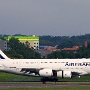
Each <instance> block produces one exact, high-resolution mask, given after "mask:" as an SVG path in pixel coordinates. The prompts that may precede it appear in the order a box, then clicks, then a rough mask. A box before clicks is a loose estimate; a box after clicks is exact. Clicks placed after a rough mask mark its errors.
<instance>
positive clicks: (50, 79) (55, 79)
mask: <svg viewBox="0 0 90 90" xmlns="http://www.w3.org/2000/svg"><path fill="white" fill-rule="evenodd" d="M41 81H42V83H43V84H46V82H47V81H50V82H55V84H56V82H57V81H58V78H55V77H42V78H41Z"/></svg>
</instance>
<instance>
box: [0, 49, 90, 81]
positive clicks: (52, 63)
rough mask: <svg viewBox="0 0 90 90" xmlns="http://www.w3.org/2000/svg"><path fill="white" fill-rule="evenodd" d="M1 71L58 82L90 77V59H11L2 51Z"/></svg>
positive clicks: (0, 54) (0, 52)
mask: <svg viewBox="0 0 90 90" xmlns="http://www.w3.org/2000/svg"><path fill="white" fill-rule="evenodd" d="M0 71H1V72H7V73H12V74H17V75H25V76H36V77H42V78H41V80H42V81H43V82H46V81H48V80H49V81H58V78H73V77H78V78H80V76H82V75H90V59H86V58H84V59H10V58H8V57H7V56H6V55H5V54H4V53H3V52H2V51H1V50H0Z"/></svg>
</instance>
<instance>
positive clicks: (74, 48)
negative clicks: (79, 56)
mask: <svg viewBox="0 0 90 90" xmlns="http://www.w3.org/2000/svg"><path fill="white" fill-rule="evenodd" d="M78 49H79V46H73V47H72V48H63V49H62V50H65V51H77V50H78Z"/></svg>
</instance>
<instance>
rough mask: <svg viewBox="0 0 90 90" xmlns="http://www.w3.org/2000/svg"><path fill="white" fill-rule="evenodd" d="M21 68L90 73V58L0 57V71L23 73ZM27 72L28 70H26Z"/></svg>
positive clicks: (81, 73)
mask: <svg viewBox="0 0 90 90" xmlns="http://www.w3.org/2000/svg"><path fill="white" fill-rule="evenodd" d="M21 69H26V70H27V69H28V70H33V69H36V70H41V69H52V70H55V71H71V72H77V73H79V74H80V75H86V74H88V75H89V74H90V59H1V60H0V71H3V72H9V73H16V74H23V73H25V72H21ZM27 73H28V72H27Z"/></svg>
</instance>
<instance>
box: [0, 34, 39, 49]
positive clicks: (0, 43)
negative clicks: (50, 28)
mask: <svg viewBox="0 0 90 90" xmlns="http://www.w3.org/2000/svg"><path fill="white" fill-rule="evenodd" d="M12 37H14V38H17V39H18V40H19V41H20V42H21V43H24V44H25V43H26V42H28V44H29V46H30V48H34V49H35V50H38V49H39V37H38V36H35V35H33V36H22V35H21V36H3V39H1V40H0V49H1V50H7V49H8V41H9V40H10V39H11V38H12Z"/></svg>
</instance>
